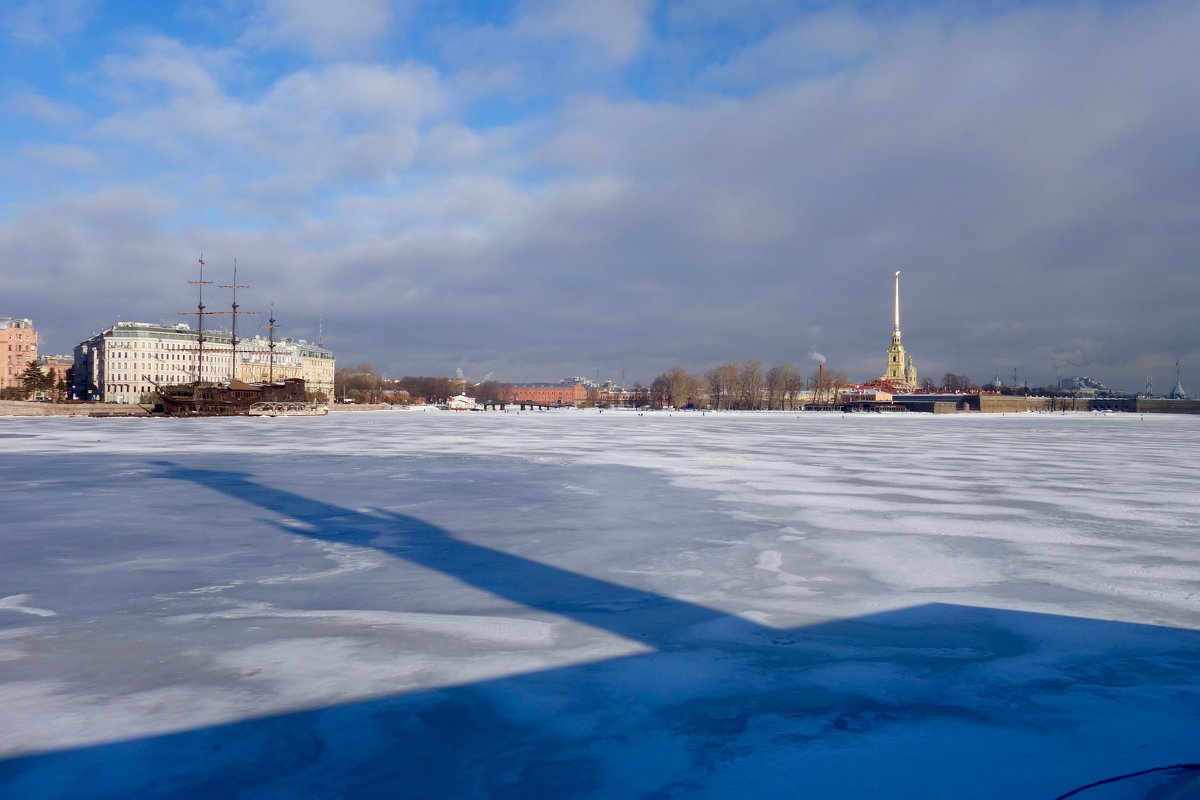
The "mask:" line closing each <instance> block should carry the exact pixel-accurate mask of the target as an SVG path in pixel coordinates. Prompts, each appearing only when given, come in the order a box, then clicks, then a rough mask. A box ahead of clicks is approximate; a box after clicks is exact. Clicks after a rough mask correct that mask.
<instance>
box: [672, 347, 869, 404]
mask: <svg viewBox="0 0 1200 800" xmlns="http://www.w3.org/2000/svg"><path fill="white" fill-rule="evenodd" d="M845 385H846V376H845V374H844V373H842V372H835V371H833V370H828V369H821V368H817V369H815V370H813V372H812V374H811V375H808V376H806V375H805V374H804V373H803V372H801V371H800V370H799V369H798V368H797V367H794V366H792V365H791V364H780V365H779V366H777V367H771V368H770V369H768V370H766V371H765V372H764V370H763V364H762V362H761V361H756V360H753V359H752V360H750V361H743V362H742V363H740V364H739V363H735V362H732V361H730V362H726V363H724V364H721V365H720V366H716V367H713V368H712V369H710V370H708V371H707V372H704V373H700V374H697V373H691V372H688V371H686V370H684V369H681V368H680V367H673V368H671V369H669V370H667V371H666V372H664V373H663V374H662V375H659V376H658V377H657V378H655V379H654V381H653V382H652V383H651V384H650V387H649V400H650V404H651V405H666V406H673V407H675V408H712V409H717V410H724V409H737V410H746V411H760V410H771V411H791V410H794V409H798V408H801V407H802V406H803V405H804V404H805V403H806V402H816V403H830V402H835V400H836V397H837V395H838V394H839V393H840V392H841V391H842V389H843V387H844V386H845Z"/></svg>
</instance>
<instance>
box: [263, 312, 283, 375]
mask: <svg viewBox="0 0 1200 800" xmlns="http://www.w3.org/2000/svg"><path fill="white" fill-rule="evenodd" d="M262 327H264V328H266V329H267V383H274V382H275V329H276V328H278V327H279V325H278V323H276V322H275V304H274V303H271V317H270V319H268V320H267V324H266V325H263V326H262Z"/></svg>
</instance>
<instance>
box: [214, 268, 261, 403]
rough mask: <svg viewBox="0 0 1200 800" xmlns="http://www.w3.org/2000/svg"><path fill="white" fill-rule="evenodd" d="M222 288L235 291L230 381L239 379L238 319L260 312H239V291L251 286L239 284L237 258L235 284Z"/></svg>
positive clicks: (224, 284)
mask: <svg viewBox="0 0 1200 800" xmlns="http://www.w3.org/2000/svg"><path fill="white" fill-rule="evenodd" d="M220 286H221V288H222V289H232V290H233V312H232V313H231V314H230V316H231V317H233V323H232V325H231V331H230V337H229V341H230V343H231V344H232V347H231V348H230V350H231V352H232V354H233V355H232V358H231V363H230V366H229V379H230V380H234V379H236V378H237V367H238V360H237V357H238V355H237V354H238V342H239V341H241V340H240V339H238V335H237V318H238V317H241V316H253V315H257V314H259V313H260V312H258V311H238V301H237V290H238V289H249V288H250V284H248V283H238V282H237V259H236V258H235V259H234V260H233V283H223V284H220Z"/></svg>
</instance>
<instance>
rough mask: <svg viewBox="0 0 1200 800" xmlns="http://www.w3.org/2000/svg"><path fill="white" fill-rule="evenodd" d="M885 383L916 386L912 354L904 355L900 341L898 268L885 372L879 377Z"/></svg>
mask: <svg viewBox="0 0 1200 800" xmlns="http://www.w3.org/2000/svg"><path fill="white" fill-rule="evenodd" d="M880 380H881V381H883V382H885V383H890V384H894V385H896V386H904V387H907V388H908V389H915V388H917V370H916V368H914V367H913V362H912V356H906V355H905V352H904V345H903V344H902V343H901V341H900V270H896V295H895V304H894V307H893V313H892V344H891V346H890V347H889V348H888V352H887V372H885V373H883V377H881V378H880Z"/></svg>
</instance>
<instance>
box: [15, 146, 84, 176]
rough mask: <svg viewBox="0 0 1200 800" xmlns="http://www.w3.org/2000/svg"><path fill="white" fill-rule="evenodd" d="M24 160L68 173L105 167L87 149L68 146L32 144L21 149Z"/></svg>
mask: <svg viewBox="0 0 1200 800" xmlns="http://www.w3.org/2000/svg"><path fill="white" fill-rule="evenodd" d="M20 152H21V156H22V157H23V158H29V159H35V160H37V161H38V162H40V163H41V164H43V165H45V166H48V167H51V168H53V169H56V170H63V171H67V172H95V171H97V170H99V169H101V168H102V167H103V165H104V162H103V160H102V159H101V158H100V157H99V156H98V155H96V153H95V152H93V151H92V150H89V149H87V148H85V147H77V146H75V145H67V144H30V145H25V146H23V147H22V148H21V151H20Z"/></svg>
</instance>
